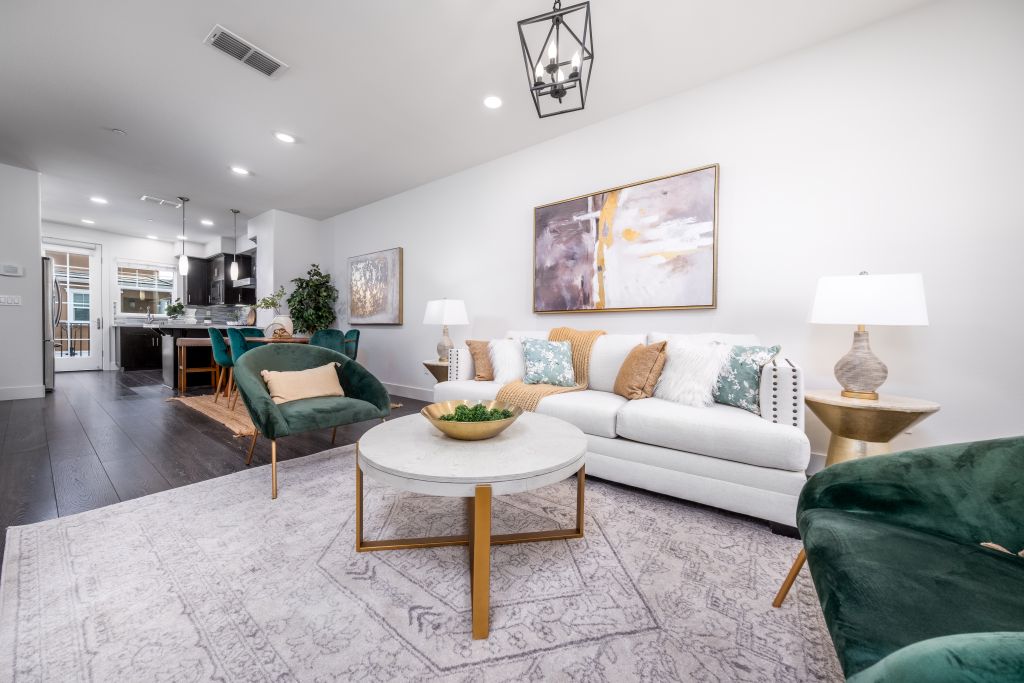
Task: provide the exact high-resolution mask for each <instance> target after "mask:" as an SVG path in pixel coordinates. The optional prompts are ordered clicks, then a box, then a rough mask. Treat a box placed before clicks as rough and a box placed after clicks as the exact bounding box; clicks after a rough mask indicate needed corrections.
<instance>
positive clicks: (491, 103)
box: [484, 95, 501, 109]
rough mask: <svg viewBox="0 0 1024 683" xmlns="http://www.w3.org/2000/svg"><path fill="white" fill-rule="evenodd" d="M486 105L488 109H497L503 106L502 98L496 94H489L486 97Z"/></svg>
mask: <svg viewBox="0 0 1024 683" xmlns="http://www.w3.org/2000/svg"><path fill="white" fill-rule="evenodd" d="M484 106H485V107H487V108H488V109H497V108H498V107H500V106H501V98H500V97H498V96H496V95H489V96H488V97H485V98H484Z"/></svg>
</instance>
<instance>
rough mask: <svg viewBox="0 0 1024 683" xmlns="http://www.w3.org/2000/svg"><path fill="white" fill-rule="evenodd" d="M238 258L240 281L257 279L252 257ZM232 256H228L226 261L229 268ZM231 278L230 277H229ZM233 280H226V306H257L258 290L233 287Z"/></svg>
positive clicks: (239, 256) (242, 256)
mask: <svg viewBox="0 0 1024 683" xmlns="http://www.w3.org/2000/svg"><path fill="white" fill-rule="evenodd" d="M237 258H238V279H239V280H247V279H249V278H252V277H255V273H253V259H252V256H247V255H245V254H239V255H238V256H237ZM231 259H232V256H231V254H227V255H226V258H225V260H224V263H225V265H226V266H227V268H230V267H231ZM229 277H230V276H229ZM231 283H232V280H230V279H227V278H226V279H225V280H224V291H225V295H224V303H226V304H249V305H250V306H252V305H255V304H256V288H255V287H233V286H232V285H231Z"/></svg>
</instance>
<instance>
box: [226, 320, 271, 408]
mask: <svg viewBox="0 0 1024 683" xmlns="http://www.w3.org/2000/svg"><path fill="white" fill-rule="evenodd" d="M262 336H263V330H262V329H260V328H259V327H229V328H228V339H230V340H231V361H232V365H235V364H237V363H238V359H239V358H241V357H242V354H244V353H245V352H246V351H249V350H251V349H255V348H256V347H258V346H264V345H265V344H266V342H252V341H249V339H248V338H249V337H262ZM231 374H232V378H233V377H234V372H231ZM229 393H230V390H229ZM230 400H231V404H230V406H229V407H230V408H231V410H234V409H235V405H236V404H237V403H238V383H237V382H235V395H234V397H233V398H232V399H230Z"/></svg>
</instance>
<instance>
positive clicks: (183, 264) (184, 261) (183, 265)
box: [178, 243, 188, 275]
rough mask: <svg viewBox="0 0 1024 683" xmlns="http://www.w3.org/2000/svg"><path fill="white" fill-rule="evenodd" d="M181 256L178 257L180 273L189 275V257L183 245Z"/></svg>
mask: <svg viewBox="0 0 1024 683" xmlns="http://www.w3.org/2000/svg"><path fill="white" fill-rule="evenodd" d="M181 252H182V253H181V256H179V257H178V273H180V274H181V275H188V256H185V245H184V243H182V246H181Z"/></svg>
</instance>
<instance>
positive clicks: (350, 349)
mask: <svg viewBox="0 0 1024 683" xmlns="http://www.w3.org/2000/svg"><path fill="white" fill-rule="evenodd" d="M309 343H310V344H313V345H314V346H323V347H324V348H328V349H334V350H335V351H338V352H340V353H343V354H345V355H346V356H348V357H349V358H351V359H352V360H355V359H356V355H357V354H358V352H359V330H349V331H348V332H342V331H341V330H317V331H316V332H314V333H313V336H312V337H310V338H309Z"/></svg>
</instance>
